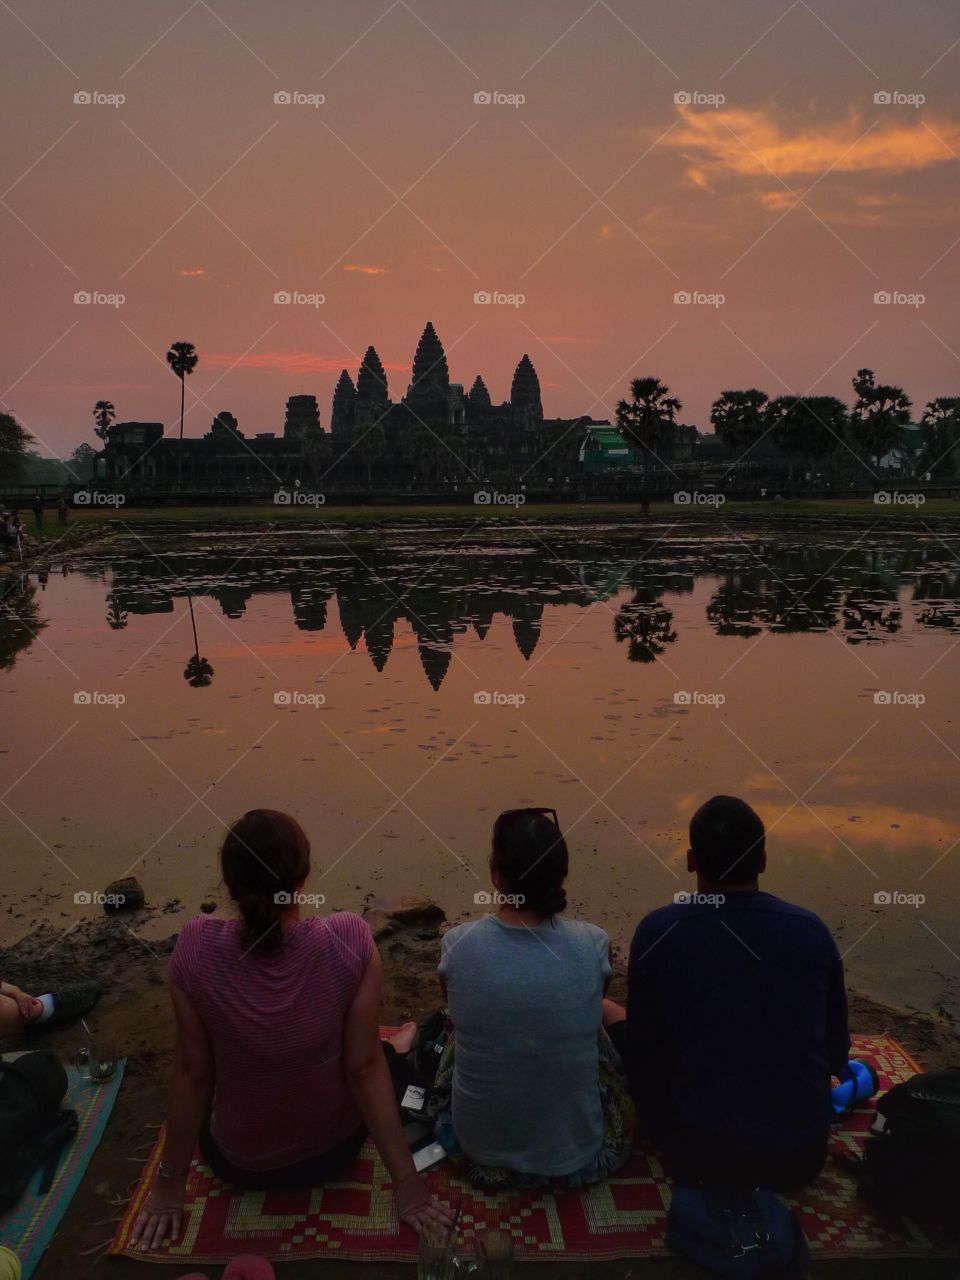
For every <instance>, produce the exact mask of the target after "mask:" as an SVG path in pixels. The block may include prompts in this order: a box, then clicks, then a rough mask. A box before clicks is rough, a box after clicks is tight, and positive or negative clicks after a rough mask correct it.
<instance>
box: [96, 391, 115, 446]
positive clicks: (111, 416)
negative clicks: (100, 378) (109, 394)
mask: <svg viewBox="0 0 960 1280" xmlns="http://www.w3.org/2000/svg"><path fill="white" fill-rule="evenodd" d="M116 416H117V412H116V410H115V409H114V407H113V402H112V401H111V400H98V401H97V403H96V404H95V405H94V406H93V421H94V428H93V434H94V435H95V436H96V437H97V439H98V440H103V441H104V442H106V440H107V437H108V436H109V435H110V428H111V426H112V425H113V423H114V421H115V419H116Z"/></svg>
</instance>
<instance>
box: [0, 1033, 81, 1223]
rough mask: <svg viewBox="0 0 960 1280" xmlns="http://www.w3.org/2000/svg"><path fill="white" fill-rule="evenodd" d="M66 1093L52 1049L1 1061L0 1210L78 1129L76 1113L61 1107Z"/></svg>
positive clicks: (12, 1201) (64, 1076) (63, 1074)
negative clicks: (1, 1155)
mask: <svg viewBox="0 0 960 1280" xmlns="http://www.w3.org/2000/svg"><path fill="white" fill-rule="evenodd" d="M66 1092H67V1073H66V1072H65V1071H64V1069H63V1067H62V1065H61V1063H60V1059H59V1058H58V1057H57V1056H56V1054H54V1053H50V1052H49V1050H46V1049H39V1050H37V1051H36V1052H35V1053H24V1054H22V1055H21V1056H20V1057H19V1058H15V1059H14V1060H13V1061H4V1060H2V1059H0V1152H2V1153H3V1160H2V1162H0V1211H3V1210H4V1209H8V1208H9V1207H10V1206H11V1205H13V1204H16V1202H17V1201H18V1200H19V1199H20V1197H21V1196H22V1195H23V1193H24V1191H25V1190H26V1188H27V1184H28V1183H29V1181H30V1178H31V1176H32V1174H33V1172H34V1170H35V1169H36V1168H37V1166H38V1165H39V1164H41V1163H42V1162H43V1161H44V1160H45V1159H51V1158H53V1159H55V1157H56V1155H57V1153H58V1152H59V1150H60V1148H61V1147H62V1146H63V1144H64V1142H65V1141H67V1140H68V1139H69V1138H70V1137H72V1135H73V1134H74V1133H75V1132H76V1129H77V1113H76V1112H75V1111H61V1110H60V1103H61V1102H62V1101H63V1099H64V1096H65V1095H66ZM44 1181H45V1182H46V1181H47V1179H44ZM47 1189H48V1190H49V1187H48V1188H47Z"/></svg>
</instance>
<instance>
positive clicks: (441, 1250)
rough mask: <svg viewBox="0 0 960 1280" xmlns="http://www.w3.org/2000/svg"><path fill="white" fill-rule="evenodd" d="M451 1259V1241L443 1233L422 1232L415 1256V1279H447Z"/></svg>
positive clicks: (449, 1272)
mask: <svg viewBox="0 0 960 1280" xmlns="http://www.w3.org/2000/svg"><path fill="white" fill-rule="evenodd" d="M452 1260H453V1241H452V1240H448V1239H447V1238H446V1236H445V1235H441V1234H437V1235H433V1234H432V1233H430V1232H424V1234H423V1235H422V1236H421V1237H420V1252H419V1254H418V1256H417V1280H448V1277H449V1276H450V1274H451V1263H452Z"/></svg>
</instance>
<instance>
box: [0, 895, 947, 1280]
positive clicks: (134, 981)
mask: <svg viewBox="0 0 960 1280" xmlns="http://www.w3.org/2000/svg"><path fill="white" fill-rule="evenodd" d="M407 906H408V909H407V910H404V909H402V908H401V909H400V910H398V911H397V912H396V914H393V913H392V912H391V910H390V909H389V908H384V907H381V906H377V905H374V904H372V903H371V902H369V901H368V902H367V903H366V904H358V908H357V909H358V910H363V911H365V913H366V915H367V918H368V920H369V923H370V925H371V928H372V929H373V931H374V935H375V937H376V938H377V941H378V945H379V947H380V950H381V953H382V955H383V960H384V994H383V1020H384V1022H386V1023H395V1022H401V1021H404V1020H406V1019H409V1018H421V1017H423V1016H424V1015H425V1014H427V1013H429V1012H430V1011H431V1010H432V1009H434V1008H436V1007H437V1006H438V1005H439V1002H440V993H439V988H438V986H437V983H436V977H435V970H436V964H437V959H438V955H439V945H440V935H441V931H442V930H443V929H444V928H446V927H447V926H446V924H444V923H441V922H440V921H439V919H438V909H437V908H434V909H433V910H432V911H431V910H428V909H427V908H426V907H425V906H424V905H423V904H417V905H415V906H414V909H413V910H410V909H409V906H410V904H407ZM159 914H161V912H159V911H158V910H157V909H153V908H143V909H141V910H139V911H134V912H127V913H124V914H122V915H118V916H112V917H105V918H103V919H98V920H92V921H89V922H86V923H84V924H82V925H81V926H79V927H78V928H75V929H74V930H72V931H71V932H69V933H68V934H66V935H63V934H62V933H60V931H58V930H56V929H54V928H52V927H44V928H42V929H40V930H38V931H37V932H35V933H34V934H32V935H31V936H30V937H28V938H25V939H23V940H21V941H20V942H18V943H16V944H15V945H14V946H12V947H10V948H8V949H6V950H0V973H2V974H3V975H4V976H5V977H6V978H7V979H8V980H10V981H14V982H16V983H18V985H20V986H22V987H23V988H24V989H25V990H28V991H45V990H48V989H49V988H51V987H56V985H57V984H58V983H60V982H64V981H71V980H74V979H76V978H77V977H79V976H84V977H96V978H99V979H100V981H101V982H102V983H103V985H104V994H103V996H102V997H101V1000H100V1002H99V1004H98V1005H97V1007H96V1009H95V1010H94V1011H93V1012H92V1013H91V1015H90V1016H89V1018H88V1021H89V1023H90V1026H91V1029H92V1030H93V1032H94V1034H95V1035H99V1036H102V1037H104V1038H106V1039H107V1040H109V1041H111V1042H112V1043H114V1044H115V1045H116V1046H117V1048H118V1049H119V1050H120V1051H121V1052H122V1053H123V1054H124V1055H125V1056H126V1058H127V1068H126V1075H125V1079H124V1083H123V1086H122V1088H121V1090H120V1095H119V1098H118V1100H117V1105H116V1108H115V1110H114V1113H113V1115H112V1117H111V1119H110V1123H109V1125H108V1127H107V1132H106V1134H105V1135H104V1139H103V1141H102V1142H101V1144H100V1146H99V1148H98V1149H97V1151H96V1153H95V1155H94V1158H93V1160H92V1162H91V1165H90V1168H89V1170H88V1172H87V1176H86V1177H85V1179H84V1181H83V1184H82V1186H81V1187H80V1190H79V1191H78V1193H77V1195H76V1197H75V1199H74V1201H73V1204H72V1205H71V1206H70V1209H69V1211H68V1213H67V1216H66V1219H65V1221H64V1224H63V1226H62V1227H61V1228H60V1231H59V1232H58V1233H57V1236H56V1237H55V1239H54V1241H53V1243H52V1244H51V1246H50V1248H49V1249H48V1251H47V1253H46V1255H45V1257H44V1259H43V1261H42V1262H41V1264H40V1267H39V1268H38V1270H37V1271H36V1273H35V1274H36V1277H37V1280H66V1278H67V1277H69V1280H89V1278H90V1277H93V1276H94V1275H95V1274H101V1271H100V1270H97V1267H96V1264H97V1258H98V1255H99V1252H100V1250H99V1248H98V1246H105V1245H106V1244H107V1243H108V1242H109V1240H110V1239H111V1237H112V1234H113V1231H114V1229H115V1222H114V1221H113V1220H114V1219H116V1218H117V1216H118V1215H119V1213H120V1208H119V1202H120V1201H122V1200H124V1199H126V1197H127V1196H128V1195H129V1193H130V1192H131V1190H132V1188H133V1186H134V1184H135V1182H136V1179H137V1176H138V1164H137V1162H138V1161H142V1160H143V1159H145V1157H146V1154H147V1152H148V1151H149V1148H150V1144H151V1142H152V1139H153V1136H154V1132H155V1127H156V1126H157V1125H158V1124H159V1123H160V1121H161V1120H162V1118H163V1114H164V1107H165V1094H166V1086H167V1076H168V1071H169V1066H170V1060H171V1052H172V1045H173V1025H172V1017H171V1014H170V1009H169V1001H168V996H167V989H166V974H165V971H166V961H167V957H168V956H169V953H170V951H171V950H172V949H173V946H174V943H175V941H176V933H174V934H171V936H170V937H168V938H166V939H164V940H163V941H161V942H150V943H146V942H144V941H143V940H142V939H140V938H139V937H138V936H137V929H138V927H139V926H142V925H143V924H144V923H146V922H147V921H148V920H152V919H155V918H156V917H157V916H158V915H159ZM623 964H624V958H623V956H622V955H621V956H617V955H615V956H614V967H615V976H614V981H613V990H612V993H611V994H613V995H614V997H615V998H618V997H619V998H622V997H623V995H624V987H625V975H624V971H623ZM850 1015H851V1026H852V1028H853V1029H854V1030H855V1031H859V1032H861V1033H865V1034H884V1033H885V1034H889V1035H893V1036H895V1037H896V1038H897V1039H898V1040H900V1041H901V1042H902V1043H903V1044H904V1045H905V1047H906V1048H907V1049H909V1050H910V1052H911V1053H912V1054H913V1055H914V1056H915V1057H916V1058H917V1059H918V1060H919V1062H920V1063H921V1065H922V1066H924V1067H925V1068H927V1069H937V1068H939V1067H943V1066H946V1065H948V1064H949V1063H951V1062H953V1063H956V1062H957V1061H960V1027H958V1026H957V1024H955V1023H953V1022H951V1021H948V1020H947V1019H946V1018H935V1017H932V1016H930V1015H929V1014H925V1013H921V1012H919V1011H915V1010H908V1009H898V1008H895V1007H893V1006H890V1005H884V1004H880V1003H878V1002H876V1001H874V1000H871V999H869V998H867V997H864V996H861V995H858V994H856V993H851V1000H850ZM81 1039H82V1032H81V1028H80V1027H79V1024H73V1025H67V1026H64V1027H56V1028H53V1029H51V1030H49V1031H38V1032H36V1033H31V1034H30V1035H28V1036H21V1037H12V1038H9V1039H8V1040H6V1041H2V1042H0V1049H2V1050H3V1051H10V1050H13V1049H16V1048H24V1047H45V1048H50V1049H52V1050H53V1051H54V1052H56V1053H58V1054H59V1055H60V1056H61V1058H63V1059H65V1060H68V1059H69V1058H70V1057H71V1056H72V1055H73V1053H74V1052H75V1050H76V1049H77V1048H78V1047H79V1045H80V1043H81ZM913 1265H916V1264H913ZM109 1266H110V1263H109V1262H108V1263H107V1264H105V1266H104V1267H103V1269H102V1271H103V1274H106V1275H109V1274H110V1272H109ZM657 1266H660V1264H659V1263H658V1264H657ZM634 1268H636V1264H634ZM309 1273H310V1272H309V1271H308V1272H307V1273H306V1274H309ZM165 1274H168V1273H167V1272H165ZM169 1274H170V1275H171V1276H172V1275H173V1274H175V1272H174V1271H173V1270H171V1271H170V1272H169ZM323 1274H324V1275H332V1274H344V1275H350V1274H357V1272H356V1271H355V1270H354V1271H352V1272H351V1271H350V1270H349V1265H348V1264H345V1265H344V1267H343V1268H342V1269H341V1267H339V1266H338V1267H337V1268H336V1272H331V1271H330V1270H329V1269H328V1268H325V1269H324V1272H323ZM384 1274H386V1273H384ZM394 1274H401V1275H402V1274H405V1273H404V1272H403V1271H402V1270H401V1271H399V1272H397V1271H396V1269H394ZM543 1274H544V1275H545V1274H546V1273H543ZM563 1274H565V1275H571V1277H572V1272H571V1271H569V1270H568V1271H566V1272H564V1273H563ZM657 1274H658V1276H664V1275H665V1274H666V1273H665V1272H664V1271H662V1270H658V1272H657ZM843 1274H847V1273H846V1272H844V1273H843ZM850 1274H851V1275H852V1274H853V1273H852V1272H851V1273H850ZM871 1274H874V1273H873V1272H871ZM891 1274H894V1273H891ZM902 1274H904V1275H905V1274H907V1273H906V1272H903V1273H902ZM910 1274H911V1275H912V1274H914V1272H913V1271H911V1272H910ZM925 1274H926V1273H925Z"/></svg>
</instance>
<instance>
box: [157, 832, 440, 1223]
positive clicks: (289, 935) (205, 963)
mask: <svg viewBox="0 0 960 1280" xmlns="http://www.w3.org/2000/svg"><path fill="white" fill-rule="evenodd" d="M220 865H221V870H222V873H223V881H224V884H225V886H226V888H227V892H228V893H229V895H230V898H231V900H232V902H233V903H234V905H235V907H236V909H237V916H238V918H225V917H222V916H213V915H201V916H198V917H196V918H195V919H193V920H191V921H190V922H189V923H188V924H187V925H186V926H185V928H184V929H183V930H182V931H181V933H180V936H179V937H178V939H177V945H176V947H175V948H174V951H173V954H172V956H171V957H170V969H169V975H170V992H171V997H172V1000H173V1010H174V1015H175V1018H176V1026H177V1043H176V1049H175V1052H174V1065H173V1076H172V1080H171V1085H170V1099H169V1104H168V1109H167V1126H166V1135H165V1139H164V1146H163V1155H162V1158H161V1161H160V1165H159V1170H158V1173H157V1177H156V1180H155V1182H154V1185H153V1188H152V1189H151V1193H150V1196H149V1198H148V1200H147V1202H146V1204H145V1206H144V1209H143V1211H142V1213H141V1214H140V1217H139V1218H138V1220H137V1223H136V1225H135V1227H134V1232H133V1236H132V1240H133V1243H134V1244H137V1243H139V1244H140V1247H141V1248H142V1249H149V1248H151V1247H154V1246H156V1245H158V1244H159V1243H160V1242H161V1241H162V1240H164V1239H165V1238H166V1237H167V1236H168V1235H170V1236H172V1238H173V1239H176V1238H177V1236H178V1234H179V1230H180V1219H181V1215H182V1212H183V1203H184V1195H185V1190H186V1179H187V1174H188V1172H189V1169H190V1161H191V1159H192V1157H193V1154H194V1149H195V1147H196V1146H197V1144H198V1143H199V1146H200V1150H201V1152H202V1153H203V1157H204V1159H205V1161H206V1163H207V1164H208V1165H209V1166H210V1167H211V1168H212V1170H213V1172H214V1173H215V1174H216V1175H217V1176H218V1177H219V1178H222V1179H223V1180H224V1181H225V1182H229V1183H231V1184H232V1185H234V1186H241V1187H250V1188H268V1187H278V1186H317V1185H319V1184H320V1183H323V1182H325V1181H326V1180H327V1179H329V1178H330V1177H332V1176H334V1175H336V1174H337V1173H339V1171H340V1170H341V1169H342V1168H343V1166H344V1165H345V1164H347V1163H348V1162H349V1161H350V1160H352V1159H353V1157H354V1156H355V1155H356V1154H357V1152H358V1151H359V1150H360V1147H361V1146H362V1145H363V1142H364V1140H365V1138H366V1136H367V1133H368V1132H369V1133H370V1134H371V1135H372V1136H373V1139H374V1141H375V1142H376V1144H377V1146H378V1148H379V1150H380V1154H381V1156H382V1157H383V1161H384V1164H385V1165H386V1166H387V1169H388V1171H389V1173H390V1176H391V1179H392V1181H393V1194H394V1200H395V1203H396V1209H397V1213H398V1215H399V1217H400V1218H402V1219H403V1221H404V1222H406V1223H408V1224H409V1225H410V1226H412V1227H413V1228H414V1229H415V1230H418V1231H419V1230H421V1229H423V1228H434V1229H436V1228H438V1227H440V1228H443V1227H445V1226H446V1225H447V1224H448V1223H449V1221H450V1215H449V1212H448V1210H447V1209H446V1208H444V1207H443V1206H441V1205H440V1204H438V1203H437V1202H436V1201H435V1200H434V1199H432V1197H431V1196H430V1195H429V1193H428V1192H427V1189H426V1187H425V1185H424V1183H423V1181H422V1179H421V1178H420V1176H419V1174H418V1173H417V1171H416V1170H415V1168H414V1166H413V1157H412V1156H411V1154H410V1148H409V1146H408V1144H407V1141H406V1139H405V1137H404V1134H403V1128H402V1125H401V1120H400V1112H399V1108H398V1106H397V1101H396V1095H395V1083H394V1081H392V1079H391V1077H392V1076H394V1077H395V1078H396V1083H397V1084H399V1083H400V1080H401V1079H402V1074H403V1073H402V1068H403V1060H402V1058H401V1057H400V1053H402V1052H405V1051H406V1050H407V1049H409V1048H410V1045H411V1043H412V1040H413V1035H414V1033H415V1031H416V1027H415V1025H414V1024H412V1023H410V1024H408V1026H407V1027H406V1028H405V1029H404V1032H403V1034H402V1035H401V1036H399V1037H397V1040H396V1043H395V1045H389V1044H387V1045H381V1042H380V1037H379V1028H378V1024H379V1013H380V983H381V963H380V955H379V953H378V951H377V948H376V946H375V945H374V942H373V938H372V936H371V934H370V929H369V927H368V925H367V923H366V921H364V920H363V919H362V918H361V917H360V916H358V915H354V913H353V912H351V911H339V912H335V913H333V914H332V915H328V916H311V917H309V918H307V919H301V918H300V901H301V899H302V897H303V894H302V890H303V886H304V882H305V881H306V879H307V876H308V875H309V872H310V843H309V841H308V840H307V837H306V835H305V834H304V832H303V830H302V828H301V827H300V825H299V823H297V822H296V821H295V819H293V818H291V817H289V816H288V815H287V814H284V813H277V812H276V811H275V810H273V809H252V810H251V811H250V812H249V813H246V814H244V816H243V817H242V818H240V819H239V820H238V821H237V822H235V823H233V825H232V826H231V827H230V828H229V830H228V831H227V834H226V838H225V839H224V842H223V847H222V848H221V850H220ZM398 1050H399V1051H400V1052H398Z"/></svg>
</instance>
